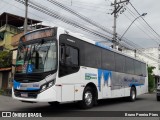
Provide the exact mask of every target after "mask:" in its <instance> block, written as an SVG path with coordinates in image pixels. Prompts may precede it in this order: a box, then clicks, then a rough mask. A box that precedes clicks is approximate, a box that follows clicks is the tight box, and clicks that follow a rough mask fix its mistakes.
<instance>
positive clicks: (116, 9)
mask: <svg viewBox="0 0 160 120" xmlns="http://www.w3.org/2000/svg"><path fill="white" fill-rule="evenodd" d="M128 2H129V0H125V1H121V0H120V1H119V2H117V0H114V3H112V4H111V6H114V10H113V12H112V13H111V15H113V16H114V24H113V48H114V49H116V46H117V45H118V41H117V32H116V26H117V16H118V12H119V11H121V9H122V8H123V5H121V4H122V3H128ZM123 12H124V10H123ZM121 13H122V12H121Z"/></svg>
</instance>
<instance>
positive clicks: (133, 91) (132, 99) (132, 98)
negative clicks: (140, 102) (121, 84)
mask: <svg viewBox="0 0 160 120" xmlns="http://www.w3.org/2000/svg"><path fill="white" fill-rule="evenodd" d="M135 100H136V89H135V87H131V90H130V96H129V101H131V102H134V101H135Z"/></svg>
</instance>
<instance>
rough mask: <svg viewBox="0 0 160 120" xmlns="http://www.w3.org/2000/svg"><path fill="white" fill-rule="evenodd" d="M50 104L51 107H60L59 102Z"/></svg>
mask: <svg viewBox="0 0 160 120" xmlns="http://www.w3.org/2000/svg"><path fill="white" fill-rule="evenodd" d="M48 104H49V105H51V106H54V107H56V106H58V105H59V102H48Z"/></svg>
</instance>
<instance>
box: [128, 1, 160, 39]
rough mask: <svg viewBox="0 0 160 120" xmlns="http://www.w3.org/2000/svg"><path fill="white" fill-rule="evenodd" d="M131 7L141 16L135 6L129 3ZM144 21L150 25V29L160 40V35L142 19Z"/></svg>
mask: <svg viewBox="0 0 160 120" xmlns="http://www.w3.org/2000/svg"><path fill="white" fill-rule="evenodd" d="M129 3H130V5H131V6H132V7H133V9H134V10H135V11H136V12H137V13H138V14H139V15H140V13H139V12H138V10H137V9H136V8H135V7H134V6H133V4H132V3H131V2H129ZM142 19H143V21H144V22H145V23H146V24H147V25H148V27H149V28H150V29H151V30H152V31H153V32H154V33H155V34H156V35H157V36H158V37H159V38H160V35H159V34H158V33H157V32H156V31H155V30H154V29H153V28H152V27H151V26H150V24H149V23H148V22H147V21H146V20H145V19H144V18H142Z"/></svg>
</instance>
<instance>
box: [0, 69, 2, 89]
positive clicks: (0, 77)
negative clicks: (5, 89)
mask: <svg viewBox="0 0 160 120" xmlns="http://www.w3.org/2000/svg"><path fill="white" fill-rule="evenodd" d="M0 89H2V73H1V72H0Z"/></svg>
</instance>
